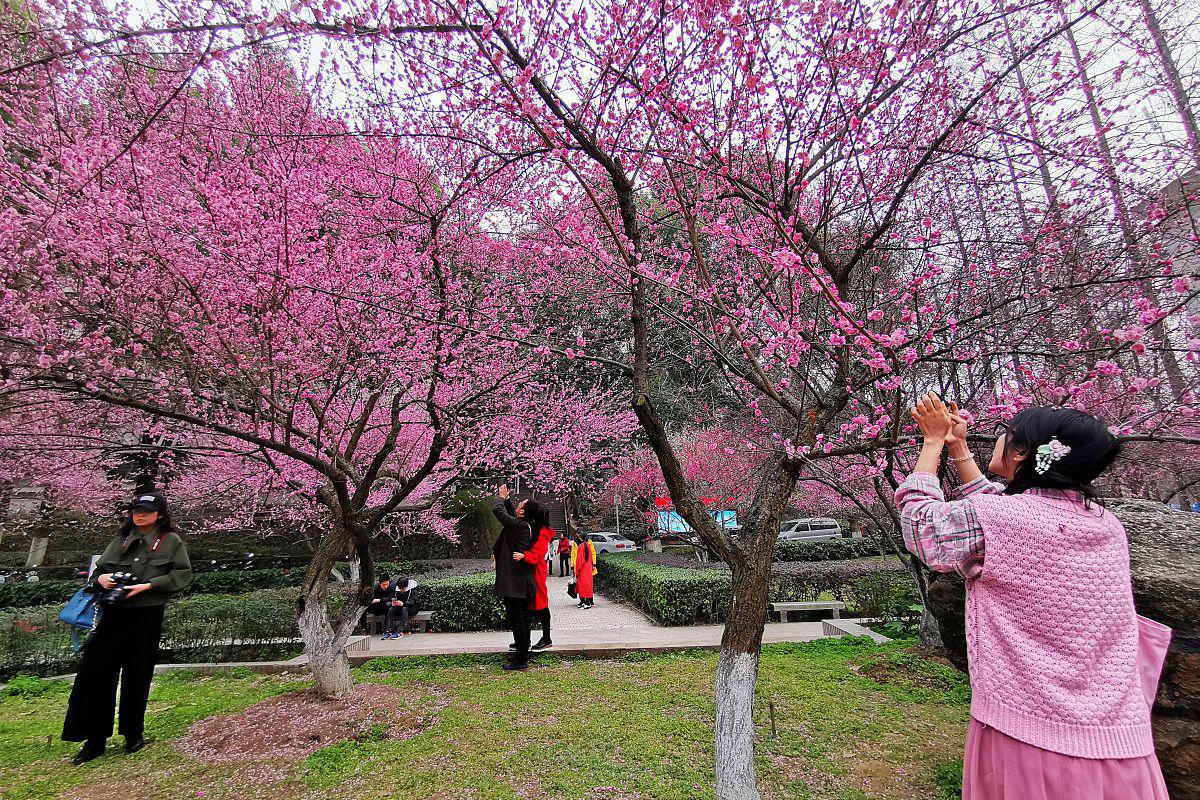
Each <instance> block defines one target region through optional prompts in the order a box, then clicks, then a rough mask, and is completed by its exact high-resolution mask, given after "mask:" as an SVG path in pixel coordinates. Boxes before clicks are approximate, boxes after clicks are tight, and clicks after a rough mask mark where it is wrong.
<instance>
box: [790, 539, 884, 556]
mask: <svg viewBox="0 0 1200 800" xmlns="http://www.w3.org/2000/svg"><path fill="white" fill-rule="evenodd" d="M878 555H881V553H880V550H879V545H878V544H876V543H875V540H874V539H867V538H862V539H826V540H824V541H820V542H779V543H777V544H776V545H775V554H774V558H775V560H776V561H848V560H850V559H855V558H870V557H871V556H878Z"/></svg>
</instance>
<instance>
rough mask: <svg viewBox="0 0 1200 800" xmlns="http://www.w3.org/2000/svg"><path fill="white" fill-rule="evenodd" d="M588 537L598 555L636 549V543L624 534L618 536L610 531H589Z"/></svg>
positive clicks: (630, 551)
mask: <svg viewBox="0 0 1200 800" xmlns="http://www.w3.org/2000/svg"><path fill="white" fill-rule="evenodd" d="M588 539H590V540H591V541H592V543H593V544H595V545H596V555H600V554H601V553H632V552H633V551H634V550H637V545H636V544H634V543H633V542H631V541H630V540H628V539H626V538H625V537H624V536H618V535H617V534H615V533H612V532H610V531H597V532H596V533H589V534H588Z"/></svg>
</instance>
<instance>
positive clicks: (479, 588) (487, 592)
mask: <svg viewBox="0 0 1200 800" xmlns="http://www.w3.org/2000/svg"><path fill="white" fill-rule="evenodd" d="M495 585H496V580H495V577H494V576H493V575H492V574H491V573H476V574H474V575H467V576H464V577H450V578H433V579H430V580H427V581H422V582H421V593H420V600H421V608H422V609H423V610H425V611H432V612H433V621H432V625H433V627H434V628H436V629H437V630H439V631H482V630H494V629H496V628H503V627H504V604H503V603H501V601H500V598H499V597H497V596H496V594H495V592H494V591H493V588H494V587H495Z"/></svg>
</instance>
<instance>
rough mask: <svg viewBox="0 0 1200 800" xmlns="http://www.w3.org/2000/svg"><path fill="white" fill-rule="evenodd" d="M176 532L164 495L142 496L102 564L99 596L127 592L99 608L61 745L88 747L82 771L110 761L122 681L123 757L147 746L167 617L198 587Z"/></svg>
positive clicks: (81, 759)
mask: <svg viewBox="0 0 1200 800" xmlns="http://www.w3.org/2000/svg"><path fill="white" fill-rule="evenodd" d="M177 531H178V529H177V528H176V527H175V524H174V522H173V521H172V520H171V514H170V512H169V510H168V508H167V499H166V497H164V496H163V495H162V494H161V493H160V492H146V493H143V494H140V495H138V496H137V497H136V498H135V499H134V500H133V502H132V503H130V505H129V517H128V518H127V519H126V520H125V523H124V525H122V526H121V531H120V533H119V535H118V536H117V537H116V538H115V539H113V540H112V542H111V543H110V544H109V545H108V547H107V548H106V549H105V551H104V553H103V554H102V555H101V556H100V560H99V561H97V562H96V569H95V573H96V576H97V577H96V586H97V587H98V591H101V592H103V593H108V592H110V590H113V589H116V588H117V587H118V585H125V586H127V587H128V588H127V590H126V591H125V593H124V596H123V597H122V598H121V599H120V600H118V601H116V602H112V603H111V604H109V603H107V602H106V600H107V598H106V597H105V596H104V595H102V596H101V598H100V599H99V600H98V603H100V606H101V611H100V619H99V621H98V622H97V623H96V627H95V630H93V631H92V633H91V635H89V636H88V640H87V644H86V645H84V648H83V656H82V658H81V659H80V661H79V672H78V673H77V674H76V675H75V682H74V684H73V685H72V686H71V697H70V699H69V700H68V701H67V715H66V719H64V720H63V732H62V738H63V741H64V742H84V745H83V749H81V750H80V751H79V753H78V754H77V755H76V756H75V758H74V759H73V762H74V763H75V764H76V765H79V764H84V763H87V762H88V761H91V760H93V759H96V758H99V757H100V756H102V755H104V751H105V747H106V744H107V741H106V740H107V739H108V737H109V736H112V732H113V712H114V706H115V705H116V700H117V681H118V679H119V680H120V682H121V709H120V725H119V727H118V733H120V734H121V735H122V736H124V737H125V752H126V753H136V752H137V751H139V750H141V749H142V748H143V747H145V746H146V740H145V736H144V734H145V721H146V702H147V700H148V699H149V697H150V680H151V678H153V677H154V665H155V664H156V663H157V662H158V645H159V640H160V639H161V638H162V627H163V610H164V608H165V606H166V604H167V601H168V600H170V599H171V598H172V597H173V596H175V595H176V594H179V593H180V592H182V591H183V590H184V589H186V588H187V587H188V584H190V583H191V582H192V562H191V560H190V559H189V558H188V552H187V546H186V545H185V544H184V543H183V539H181V538H180V537H179V533H178V532H177ZM114 575H116V576H117V578H118V579H119V580H118V579H114ZM125 575H128V576H129V577H127V578H125V577H124V576H125ZM108 597H109V598H112V597H113V595H109V596H108Z"/></svg>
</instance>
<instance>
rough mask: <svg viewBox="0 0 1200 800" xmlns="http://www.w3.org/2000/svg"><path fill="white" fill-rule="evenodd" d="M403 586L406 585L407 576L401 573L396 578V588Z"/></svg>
mask: <svg viewBox="0 0 1200 800" xmlns="http://www.w3.org/2000/svg"><path fill="white" fill-rule="evenodd" d="M405 586H408V578H407V577H406V576H404V575H401V576H400V577H399V578H396V588H397V589H403V588H404V587H405Z"/></svg>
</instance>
